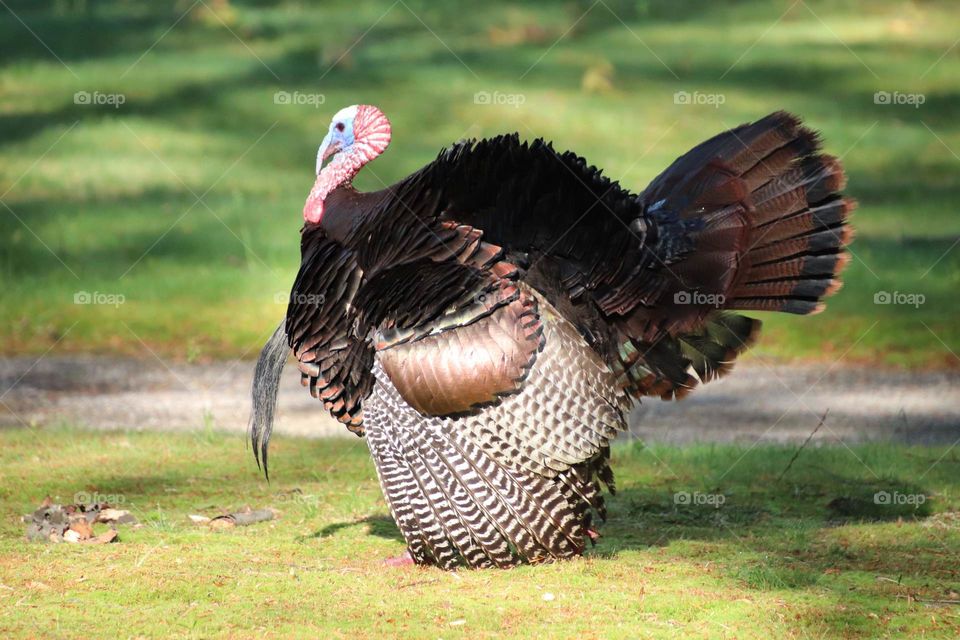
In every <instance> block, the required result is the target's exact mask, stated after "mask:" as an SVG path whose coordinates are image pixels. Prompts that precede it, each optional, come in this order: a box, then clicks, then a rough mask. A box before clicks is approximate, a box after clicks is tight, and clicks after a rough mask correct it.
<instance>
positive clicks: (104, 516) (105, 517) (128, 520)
mask: <svg viewBox="0 0 960 640" xmlns="http://www.w3.org/2000/svg"><path fill="white" fill-rule="evenodd" d="M97 522H116V523H118V524H137V519H136V518H135V517H133V515H131V513H130V512H129V511H126V510H123V509H112V508H107V509H104V510H103V511H101V512H100V515H99V516H98V517H97Z"/></svg>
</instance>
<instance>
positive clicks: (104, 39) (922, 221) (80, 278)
mask: <svg viewBox="0 0 960 640" xmlns="http://www.w3.org/2000/svg"><path fill="white" fill-rule="evenodd" d="M7 4H9V5H10V7H11V8H12V9H13V10H14V11H16V13H17V15H18V16H19V17H20V18H21V19H22V20H23V21H24V22H25V23H26V24H27V25H29V27H30V29H32V30H33V32H34V33H35V34H36V35H37V36H38V37H39V38H40V39H42V40H43V41H44V42H46V43H48V45H49V46H50V48H51V49H52V50H53V51H54V52H55V53H56V54H57V55H58V56H59V57H60V58H61V59H62V60H63V61H64V62H65V63H66V64H67V65H69V70H68V69H66V68H64V66H62V65H61V64H60V62H58V61H57V60H56V59H55V58H54V57H53V56H52V55H51V53H50V52H49V51H48V50H47V49H46V48H45V47H44V46H43V45H42V44H41V43H40V42H38V41H37V39H35V38H34V36H33V35H31V33H30V32H29V31H28V30H27V29H26V28H25V27H24V26H23V25H22V24H21V23H20V22H19V21H17V20H15V19H13V18H12V17H11V16H9V15H7V18H6V19H5V20H4V21H3V22H2V23H0V53H2V54H3V55H2V62H0V88H2V91H0V194H4V195H3V196H2V198H0V199H2V201H3V203H4V205H5V207H0V352H2V353H6V354H13V353H42V352H44V351H46V350H47V349H48V348H50V347H51V346H52V345H56V349H57V350H58V351H96V352H111V353H138V354H146V353H148V351H147V349H148V348H149V349H150V350H153V351H155V352H156V353H158V354H161V355H163V356H164V357H178V358H183V359H195V358H210V357H223V356H238V355H241V354H249V352H250V351H251V350H253V349H256V348H257V346H259V344H260V343H261V342H262V340H263V339H264V338H265V337H266V335H267V333H268V332H269V330H270V329H271V328H272V327H273V326H274V325H275V322H276V321H277V319H278V318H279V317H280V316H281V314H282V313H283V307H282V305H280V304H278V303H276V302H275V298H276V295H277V294H278V293H279V294H281V297H282V293H283V292H285V291H286V290H287V289H288V287H289V285H290V283H291V281H292V278H293V275H294V273H295V270H296V267H297V264H298V249H297V242H298V234H297V230H298V228H299V225H300V222H301V216H300V210H301V208H302V204H303V199H304V197H305V194H306V192H307V191H308V190H309V188H310V186H311V183H312V170H313V162H314V156H315V152H316V147H317V145H318V143H319V139H320V137H321V136H320V134H321V132H322V131H323V130H324V129H325V127H326V125H327V122H328V121H329V117H330V116H331V114H332V113H333V112H334V111H335V110H336V109H338V108H340V107H341V106H345V105H348V104H353V103H357V102H372V103H375V104H377V105H379V106H380V107H382V108H383V109H384V110H385V111H386V113H387V114H388V115H389V116H390V118H391V119H392V120H393V123H394V131H395V134H394V141H393V146H392V148H391V149H390V150H389V152H388V153H387V154H386V155H385V156H384V157H383V158H382V159H380V160H378V161H377V162H376V163H375V164H373V165H371V166H370V167H369V168H368V169H367V170H365V175H363V176H362V177H361V178H360V179H359V180H358V184H359V185H360V186H361V187H362V188H378V187H380V186H381V185H382V184H383V183H390V182H392V181H394V180H396V179H398V178H400V177H402V176H404V175H406V174H407V173H409V172H410V171H412V170H414V169H416V168H417V167H419V166H421V165H422V164H424V163H425V162H428V161H429V160H430V159H431V158H432V157H434V155H435V154H436V152H437V151H438V149H440V148H441V147H443V146H445V145H447V144H449V143H450V142H451V141H454V140H456V139H458V138H461V137H464V136H484V135H493V134H496V133H498V132H503V131H511V130H517V131H519V132H520V133H521V134H523V135H524V136H527V137H534V136H544V137H546V138H550V139H552V140H554V141H555V142H556V144H557V145H558V146H559V147H562V148H571V149H575V150H577V151H578V152H580V153H582V154H584V155H585V156H587V157H588V159H590V160H591V161H592V162H594V163H596V164H598V165H599V166H602V167H604V168H605V169H606V170H607V172H608V174H609V175H611V176H613V177H615V178H619V179H621V181H622V182H623V184H625V185H626V186H628V187H630V188H633V189H636V190H639V189H641V188H642V187H643V186H644V185H645V184H646V183H647V182H648V181H649V180H650V179H651V178H653V177H654V176H655V175H656V174H657V173H658V172H659V171H660V170H662V169H663V168H664V167H666V166H667V164H668V163H669V162H670V161H671V160H672V159H673V158H674V157H675V156H677V155H678V154H680V153H681V152H683V151H685V150H686V149H688V148H690V147H691V146H692V145H694V144H696V143H697V142H699V141H700V140H702V139H703V138H705V137H707V136H708V135H711V134H713V133H714V132H717V131H720V130H722V129H724V128H728V127H730V126H733V125H735V124H738V123H740V122H744V121H748V120H753V119H756V118H758V117H760V116H761V115H763V114H765V113H767V112H769V111H772V110H774V109H781V108H785V109H789V110H791V111H794V112H796V113H799V114H801V115H802V116H803V117H804V118H806V119H807V121H808V122H809V123H810V124H811V125H812V126H814V127H816V128H817V129H819V130H821V131H822V132H823V136H824V139H825V140H826V146H827V149H828V150H829V151H830V152H832V153H835V154H839V155H843V156H844V163H845V164H846V166H847V168H848V171H849V176H850V184H849V191H850V193H851V194H852V195H854V196H855V197H857V198H858V199H859V200H860V201H861V210H860V213H859V214H858V216H857V218H856V226H857V230H858V239H857V241H856V243H855V244H854V246H853V251H854V252H855V254H856V258H855V259H854V261H853V263H852V265H851V267H850V269H849V270H848V272H847V276H846V287H845V289H844V290H843V291H842V292H841V293H840V294H839V295H838V296H837V297H835V298H834V299H833V301H832V302H831V304H830V307H829V309H828V311H827V312H826V313H824V314H822V315H821V316H818V317H816V318H792V317H790V318H780V317H771V318H768V319H767V324H768V329H767V332H766V337H765V338H764V340H763V341H761V348H760V349H761V350H760V351H759V353H760V354H761V355H762V356H763V357H772V358H807V359H816V358H820V359H828V360H833V359H836V358H838V357H840V356H841V355H843V356H844V357H845V359H846V360H847V361H850V362H870V363H874V362H880V363H884V364H887V365H897V366H905V367H948V366H949V367H956V366H957V363H958V361H957V358H956V356H954V355H952V353H951V350H952V351H960V325H958V324H957V323H956V322H955V318H956V316H957V314H958V312H960V302H958V301H957V298H956V296H955V295H954V292H955V290H956V288H957V286H958V284H960V254H958V252H956V251H950V249H951V247H953V245H954V243H955V242H956V240H957V238H958V234H960V219H958V216H957V215H956V211H955V209H956V203H957V201H958V196H960V186H958V183H957V179H956V175H957V169H958V166H960V160H958V158H957V153H958V150H960V123H958V122H957V120H956V118H955V115H956V110H957V107H958V98H960V75H958V74H956V73H955V69H956V64H957V50H956V49H955V48H954V49H952V50H951V51H949V52H948V53H946V54H944V52H947V51H948V49H949V48H950V47H951V45H953V44H954V41H955V35H956V34H955V30H954V29H952V25H953V24H954V20H953V18H954V14H955V8H954V7H953V6H952V4H950V3H946V2H923V3H916V2H892V1H885V2H874V1H867V0H859V1H857V0H846V1H844V2H825V1H821V0H811V1H810V2H808V3H798V4H793V3H789V2H776V3H766V2H760V1H759V0H757V1H755V2H738V1H734V0H726V1H722V2H713V3H708V4H704V3H697V4H696V7H695V8H692V7H690V6H684V7H680V6H674V3H670V2H666V1H665V0H647V1H636V2H627V1H622V0H607V1H606V3H605V4H598V5H595V6H593V8H592V9H590V11H589V12H587V13H586V16H585V17H583V18H582V19H580V20H579V22H576V26H575V28H573V29H571V30H569V31H568V28H569V27H570V25H571V24H573V23H574V22H575V21H577V19H578V18H580V16H581V15H583V14H584V12H586V11H587V9H589V8H590V7H591V5H593V3H592V2H589V1H588V0H579V1H578V2H572V3H547V2H534V1H530V2H524V3H520V4H510V5H507V4H506V3H497V2H494V3H493V4H489V3H483V5H482V6H480V5H475V4H474V3H464V2H455V3H427V2H424V1H422V0H409V1H406V2H405V3H404V4H396V5H394V6H393V8H392V9H391V10H389V11H388V9H389V7H390V4H389V3H387V2H380V3H374V2H358V1H356V0H353V1H351V2H325V3H323V4H322V7H320V6H315V5H313V4H309V3H302V2H293V1H290V2H267V1H262V0H259V1H253V0H249V1H240V0H234V1H233V2H232V3H231V4H230V6H229V8H228V9H227V10H223V11H222V17H223V20H224V22H226V23H227V25H228V26H229V29H228V28H227V27H225V26H224V25H223V24H222V23H221V22H220V20H218V19H217V18H216V17H214V16H212V15H211V14H209V13H203V14H197V13H196V12H195V13H193V14H191V15H188V16H187V17H184V18H183V19H182V20H181V21H180V22H178V23H177V25H176V26H175V27H174V28H172V29H170V26H171V25H172V24H173V23H174V22H175V21H176V20H177V18H179V17H180V16H181V14H182V12H183V11H184V10H185V9H186V8H188V7H189V6H190V4H191V3H189V2H182V1H176V2H173V1H171V0H166V1H159V2H150V3H130V2H122V1H120V0H100V1H94V0H89V1H88V2H66V1H63V0H61V1H58V2H53V1H45V2H44V1H36V0H30V1H29V2H25V1H13V0H8V2H7ZM208 4H210V5H211V6H214V5H219V4H220V3H214V2H210V3H208ZM607 5H608V6H609V7H610V8H611V9H612V10H613V11H615V12H616V14H617V15H618V16H619V17H621V18H622V19H623V22H624V23H626V25H627V26H624V24H622V23H621V22H620V20H618V19H617V18H616V17H614V16H613V15H612V14H611V13H610V11H608V10H607V9H606V8H605V7H606V6H607ZM791 5H792V8H790V7H791ZM788 9H789V10H788ZM3 13H4V14H7V11H6V10H5V9H4V10H3ZM778 18H779V21H778ZM421 20H422V22H421ZM374 23H376V26H375V27H373V28H372V29H370V30H369V32H368V33H367V30H368V28H369V27H370V25H372V24H374ZM424 24H426V25H427V26H429V29H428V28H427V27H425V26H424ZM168 30H169V31H168ZM164 34H165V35H164ZM364 34H366V35H364ZM561 36H562V38H561ZM241 40H242V42H241ZM558 40H559V41H558ZM641 41H642V42H643V43H645V45H646V46H645V45H644V44H641ZM555 42H556V46H552V47H551V45H553V44H554V43H555ZM154 43H155V46H153V47H152V48H150V49H149V52H147V53H146V54H145V55H144V51H146V50H147V49H148V47H150V46H151V45H153V44H154ZM448 47H449V49H448ZM646 47H649V49H650V50H652V51H653V52H655V55H653V54H651V52H650V51H649V50H648V49H647V48H646ZM451 50H452V51H453V53H451ZM454 54H455V55H454ZM141 55H142V58H141ZM658 58H659V59H658ZM605 69H609V70H610V72H609V74H608V72H607V71H606V70H605ZM73 74H75V76H74V75H73ZM608 75H609V89H603V87H602V85H603V82H602V78H604V77H607V76H608ZM586 76H590V77H591V78H594V79H595V78H597V77H599V78H601V81H600V82H599V83H598V82H595V81H590V82H587V83H586V84H587V85H589V86H588V88H587V89H585V88H584V84H585V83H584V78H585V77H586ZM590 87H594V88H590ZM681 90H682V91H688V92H694V91H698V92H701V93H721V94H723V95H724V98H725V102H724V104H723V105H721V106H720V107H719V108H714V107H712V106H708V105H700V106H677V105H675V104H674V101H673V94H674V92H676V91H681ZM878 90H885V91H891V92H892V91H899V92H901V93H914V92H919V93H922V94H924V96H925V103H924V104H923V105H922V106H920V107H919V108H913V107H911V106H905V105H901V106H889V105H877V104H874V101H873V94H874V92H875V91H878ZM77 91H88V92H95V91H99V92H101V93H122V94H123V95H124V97H125V100H126V101H125V103H124V104H123V105H121V106H120V107H119V108H113V107H111V106H106V105H104V106H90V105H78V104H75V103H74V101H73V96H74V93H75V92H77ZM277 91H287V92H290V93H292V92H295V91H299V92H301V93H305V94H315V93H320V94H323V96H324V98H325V102H324V104H323V105H320V106H319V107H314V106H310V105H308V104H303V105H278V104H275V102H274V94H275V92H277ZM477 91H491V92H493V91H499V92H502V93H517V94H521V95H522V96H523V98H524V103H523V104H522V105H521V106H519V107H513V106H509V105H500V106H486V105H478V104H475V103H474V100H473V95H474V93H475V92H477ZM4 192H6V193H4ZM201 195H203V202H202V203H199V204H198V203H197V201H196V196H201ZM7 207H9V210H8V209H7ZM55 256H56V257H55ZM61 261H62V263H63V264H61ZM78 291H87V292H101V293H109V294H121V295H123V296H124V298H125V303H124V304H122V305H120V306H119V307H114V306H109V305H100V306H97V305H76V304H73V297H74V294H75V293H76V292H78ZM878 291H891V292H892V291H899V292H904V293H920V294H923V295H924V296H925V298H926V302H925V304H923V305H922V306H920V307H919V308H914V307H912V306H877V305H874V304H873V296H874V294H875V293H876V292H878ZM141 340H142V342H141ZM145 345H146V346H145Z"/></svg>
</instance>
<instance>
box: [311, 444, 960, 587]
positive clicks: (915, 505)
mask: <svg viewBox="0 0 960 640" xmlns="http://www.w3.org/2000/svg"><path fill="white" fill-rule="evenodd" d="M778 453H779V454H782V455H777V456H776V463H778V464H780V465H785V464H786V462H787V460H788V458H789V455H790V452H789V450H788V449H786V448H785V449H783V451H782V452H778ZM631 455H633V454H631ZM831 455H834V454H831ZM812 457H813V459H814V460H816V457H815V454H814V455H813V456H812ZM714 464H716V461H714ZM722 466H723V465H722V464H720V465H717V469H719V468H720V467H722ZM717 469H714V473H716V472H717ZM674 480H676V479H672V480H671V481H669V482H666V483H664V482H656V481H655V482H646V481H642V480H641V481H636V480H633V481H630V482H628V483H625V486H624V487H623V489H622V490H621V491H619V492H618V493H617V494H616V495H615V496H608V497H607V500H608V507H609V518H608V521H607V522H606V523H604V524H603V525H601V526H600V527H599V530H600V532H601V534H602V537H601V539H600V541H599V543H598V544H597V545H596V546H594V547H592V548H589V549H588V550H587V553H586V555H587V556H592V557H597V558H607V559H616V558H618V557H621V556H623V555H624V554H625V553H629V552H631V551H649V550H650V549H656V548H663V549H666V548H670V551H669V553H670V554H673V555H675V556H677V557H678V560H682V559H684V558H690V559H696V558H702V557H705V556H707V555H709V556H710V557H711V558H713V559H714V560H717V559H720V560H727V559H729V560H730V562H729V563H728V562H722V566H725V567H726V568H725V570H726V571H727V572H728V573H729V575H730V577H731V578H732V579H734V580H737V581H739V582H742V583H743V584H745V585H747V586H748V587H749V588H752V589H756V590H766V591H770V590H789V589H805V588H808V587H811V586H814V585H816V584H818V583H819V582H820V581H821V580H823V579H824V577H825V576H829V575H831V574H832V573H837V572H839V571H843V572H853V575H856V576H861V575H862V576H866V577H865V578H863V579H864V580H867V581H868V582H869V581H873V580H876V579H881V578H882V579H889V580H896V581H906V582H907V583H910V582H911V581H924V580H930V579H943V580H948V579H949V578H950V574H951V572H952V569H951V568H950V567H949V566H947V565H945V564H943V563H942V562H941V556H942V555H943V554H944V553H945V552H946V551H947V550H946V549H945V548H944V549H940V548H939V543H938V539H937V537H936V536H933V537H931V538H929V539H925V538H922V536H918V534H917V533H916V532H914V533H912V534H911V536H913V537H912V538H903V539H900V538H898V537H896V536H890V535H882V534H877V533H876V532H875V530H872V529H871V527H872V526H873V525H881V526H882V525H883V524H884V523H900V524H902V523H904V522H908V523H910V522H913V523H915V522H918V521H922V520H925V519H926V518H928V517H929V516H930V515H931V514H932V511H933V510H932V506H931V499H932V498H931V496H932V494H933V493H934V491H933V490H931V489H929V488H927V487H925V486H923V485H921V484H919V483H917V482H913V481H909V480H905V479H903V478H902V477H898V476H884V477H879V478H872V477H871V478H863V477H856V476H855V475H852V474H851V475H847V474H844V473H839V472H837V470H836V469H829V468H824V467H821V466H819V465H817V464H813V465H806V466H805V469H804V470H803V472H802V473H800V474H798V475H797V476H795V477H791V475H790V474H788V475H787V476H786V477H785V478H784V479H783V480H780V481H777V480H776V479H775V478H770V477H768V476H767V474H766V473H765V472H762V471H760V472H758V469H757V467H756V464H755V463H750V462H748V463H746V464H744V467H743V469H742V470H740V471H739V472H738V471H736V470H735V471H734V472H732V473H730V474H729V476H726V477H725V478H724V479H723V481H722V482H719V483H717V484H716V486H713V487H710V486H701V487H700V488H697V487H694V486H690V485H689V482H690V477H688V476H686V475H685V476H684V478H683V479H682V480H681V481H680V482H677V483H674ZM357 526H366V527H367V533H368V534H369V535H373V536H377V537H380V538H384V539H387V540H391V541H395V542H403V539H402V537H401V535H400V532H399V530H398V529H397V527H396V526H395V525H394V523H393V521H392V520H391V519H390V517H389V516H388V515H375V516H368V517H366V518H363V519H359V520H352V521H343V522H337V523H333V524H330V525H327V526H326V527H324V528H323V529H320V530H318V531H317V532H315V533H314V534H313V535H312V536H310V537H313V538H325V537H329V536H336V535H339V534H340V533H341V532H343V531H344V530H348V529H350V528H353V527H357ZM878 577H879V578H878Z"/></svg>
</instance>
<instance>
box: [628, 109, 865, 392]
mask: <svg viewBox="0 0 960 640" xmlns="http://www.w3.org/2000/svg"><path fill="white" fill-rule="evenodd" d="M845 183H846V178H845V176H844V173H843V169H842V167H841V165H840V161H839V160H838V159H837V158H834V157H832V156H828V155H824V154H822V153H820V140H819V137H818V136H817V134H816V133H814V132H813V131H811V130H809V129H807V128H805V127H803V126H802V125H801V124H800V121H799V119H797V118H796V117H794V116H792V115H790V114H787V113H783V112H780V113H774V114H771V115H769V116H767V117H766V118H763V119H762V120H759V121H757V122H755V123H753V124H750V125H745V126H742V127H739V128H737V129H734V130H731V131H728V132H726V133H722V134H720V135H719V136H716V137H715V138H712V139H711V140H708V141H707V142H705V143H703V144H702V145H700V146H698V147H696V148H694V149H693V150H691V151H690V152H689V153H688V154H686V155H685V156H683V157H681V158H679V159H678V160H677V161H676V162H675V163H674V165H672V166H671V168H670V169H668V170H667V171H666V172H664V174H663V175H661V176H660V177H658V178H657V180H655V181H654V182H653V183H652V184H651V186H650V187H648V189H647V191H645V192H644V195H645V196H646V201H647V202H649V203H651V204H650V206H655V207H657V208H659V209H660V210H672V211H673V212H674V213H675V214H676V215H678V216H679V217H680V218H681V219H683V220H694V221H696V220H699V221H701V223H702V226H700V227H698V228H697V230H696V231H695V232H694V233H693V235H692V239H693V242H692V243H691V244H692V247H691V249H690V250H689V251H688V252H687V254H686V255H685V256H683V257H682V258H681V259H679V260H675V261H674V262H672V263H671V264H670V265H669V276H667V277H666V280H667V281H668V283H667V284H665V285H663V286H662V287H661V288H660V289H659V294H658V297H657V299H656V301H655V303H654V304H652V305H649V306H648V307H646V308H645V309H641V310H639V311H637V312H635V313H634V314H633V315H632V316H631V317H630V318H629V319H628V320H626V321H625V323H624V324H625V326H626V330H625V333H626V334H627V335H629V336H632V337H631V338H630V340H629V343H628V344H626V345H624V346H623V347H621V363H622V365H623V369H624V374H625V376H624V380H625V385H626V386H627V388H628V389H629V390H630V391H631V392H633V393H637V394H638V395H660V396H662V397H664V398H674V397H682V396H683V395H685V394H686V393H688V392H689V391H690V389H691V388H692V387H693V386H694V385H695V384H696V382H697V381H696V379H693V378H691V376H690V374H689V373H688V372H689V370H690V369H692V370H693V372H694V373H695V374H696V375H697V377H698V378H699V379H700V380H701V381H706V380H709V379H711V378H713V377H716V376H719V375H723V373H725V372H726V371H727V370H729V369H730V367H731V366H732V361H733V359H734V358H735V357H736V356H737V354H739V353H740V352H741V351H742V350H743V349H744V348H745V346H746V344H747V343H748V342H749V341H752V340H753V337H754V336H755V335H756V333H757V331H758V330H759V326H760V323H759V322H757V321H755V320H752V319H750V318H745V317H743V316H738V315H734V314H729V313H723V312H724V311H727V310H761V311H781V312H786V313H794V314H811V313H817V312H819V311H821V310H822V309H823V308H824V304H823V302H822V301H823V299H824V298H826V297H827V296H829V295H831V294H833V293H835V292H836V291H837V290H838V289H839V288H840V286H841V281H840V279H839V277H840V272H841V271H842V270H843V268H844V266H846V264H847V262H848V256H847V254H846V253H845V251H844V248H845V247H846V245H847V244H849V242H850V241H851V240H852V238H853V230H852V228H851V227H850V226H849V225H848V224H847V219H848V217H849V215H850V213H851V212H852V211H853V209H854V208H855V207H856V202H855V201H854V200H852V199H850V198H846V197H843V196H842V195H841V194H840V193H839V191H840V190H841V189H842V188H843V187H844V185H845ZM698 295H699V298H697V297H696V296H698ZM691 299H694V303H693V304H690V300H691ZM697 299H702V300H706V302H705V303H703V304H699V305H698V304H697V303H696V300H697ZM678 300H679V302H678ZM725 324H729V325H732V326H733V327H735V330H734V331H732V333H731V332H728V333H727V334H725V335H722V331H721V330H719V329H717V327H723V326H724V325H725ZM633 336H639V337H633Z"/></svg>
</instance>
